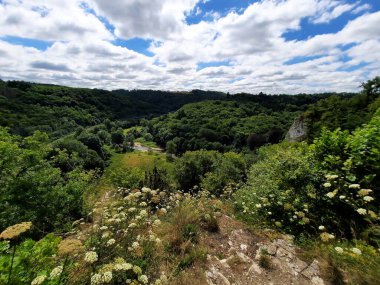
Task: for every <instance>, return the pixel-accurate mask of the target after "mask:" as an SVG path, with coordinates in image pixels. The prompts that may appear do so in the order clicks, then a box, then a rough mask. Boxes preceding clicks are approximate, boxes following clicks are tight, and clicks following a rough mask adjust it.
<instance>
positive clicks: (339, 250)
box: [334, 246, 343, 254]
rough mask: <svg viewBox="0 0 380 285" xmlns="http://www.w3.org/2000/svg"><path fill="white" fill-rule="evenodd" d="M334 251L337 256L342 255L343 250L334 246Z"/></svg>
mask: <svg viewBox="0 0 380 285" xmlns="http://www.w3.org/2000/svg"><path fill="white" fill-rule="evenodd" d="M334 249H335V251H336V252H337V253H339V254H341V253H343V248H341V247H339V246H336V247H335V248H334Z"/></svg>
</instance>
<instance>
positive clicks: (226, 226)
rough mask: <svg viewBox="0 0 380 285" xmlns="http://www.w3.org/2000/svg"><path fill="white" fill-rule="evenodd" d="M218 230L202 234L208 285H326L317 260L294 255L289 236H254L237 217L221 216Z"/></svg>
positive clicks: (295, 251)
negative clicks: (213, 232)
mask: <svg viewBox="0 0 380 285" xmlns="http://www.w3.org/2000/svg"><path fill="white" fill-rule="evenodd" d="M218 219H219V226H220V231H219V233H216V234H212V235H209V236H207V237H204V240H203V243H204V244H205V245H206V246H207V248H208V256H207V270H206V272H205V274H206V280H207V284H208V285H248V284H273V285H276V284H284V285H285V284H297V285H298V284H299V285H303V284H305V285H306V284H316V285H323V284H326V285H327V284H329V283H328V282H326V281H324V280H323V279H322V277H321V272H320V266H319V264H318V261H317V260H313V261H312V262H310V263H307V262H305V261H303V260H301V259H300V258H299V257H297V248H296V247H295V246H294V245H293V243H292V240H293V239H292V237H291V236H280V235H276V236H275V237H272V238H269V235H268V236H267V235H260V236H259V235H254V234H252V233H251V232H250V231H249V230H247V229H245V227H244V225H243V224H241V223H239V222H237V221H236V220H234V219H232V218H230V217H228V216H226V215H221V216H220V217H219V218H218Z"/></svg>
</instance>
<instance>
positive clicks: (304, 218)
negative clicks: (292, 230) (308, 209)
mask: <svg viewBox="0 0 380 285" xmlns="http://www.w3.org/2000/svg"><path fill="white" fill-rule="evenodd" d="M302 222H303V223H304V224H306V225H307V224H309V223H310V219H309V218H306V217H303V218H302Z"/></svg>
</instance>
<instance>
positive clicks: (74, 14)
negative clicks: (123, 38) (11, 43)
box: [0, 0, 113, 41]
mask: <svg viewBox="0 0 380 285" xmlns="http://www.w3.org/2000/svg"><path fill="white" fill-rule="evenodd" d="M0 15H2V16H1V17H0V36H4V35H12V36H18V37H24V38H33V39H40V40H46V41H70V40H81V39H83V38H85V37H91V38H97V39H112V37H113V36H112V35H111V33H110V32H109V31H108V30H107V29H106V28H105V27H104V25H103V24H102V22H101V21H100V20H99V19H98V18H97V17H95V16H94V15H93V14H90V13H87V12H86V11H85V10H84V9H83V8H81V7H80V2H79V1H76V0H69V1H61V0H33V1H25V0H24V1H19V0H4V1H3V5H1V4H0Z"/></svg>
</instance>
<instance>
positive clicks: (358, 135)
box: [235, 111, 380, 241]
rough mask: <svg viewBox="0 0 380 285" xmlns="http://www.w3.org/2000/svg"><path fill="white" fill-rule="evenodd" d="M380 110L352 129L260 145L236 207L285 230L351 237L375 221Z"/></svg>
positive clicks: (328, 237)
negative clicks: (312, 138) (294, 141)
mask: <svg viewBox="0 0 380 285" xmlns="http://www.w3.org/2000/svg"><path fill="white" fill-rule="evenodd" d="M379 167H380V111H378V112H377V113H376V115H375V116H374V117H373V119H372V120H371V122H370V123H369V124H368V125H364V126H363V127H362V128H361V129H358V130H356V131H355V132H353V134H349V133H348V132H346V131H340V130H336V131H327V130H324V131H323V132H322V134H321V136H320V137H319V138H318V139H316V140H315V142H314V145H311V146H307V145H306V144H304V143H303V144H293V145H292V144H288V143H283V144H280V145H275V146H268V147H264V148H261V149H260V150H259V152H258V161H257V162H256V163H255V164H253V165H252V167H251V169H250V172H249V174H248V180H247V183H246V185H245V186H244V187H243V188H242V189H240V190H239V191H238V192H237V193H236V194H235V199H236V207H237V209H238V210H239V211H240V212H241V214H242V216H243V217H244V218H245V219H247V220H250V221H252V222H253V221H256V220H261V221H263V222H264V223H269V224H271V225H274V226H276V227H279V228H282V229H284V230H285V231H288V232H291V233H294V234H299V233H301V232H305V233H309V234H317V233H319V234H320V237H321V239H322V240H324V241H328V240H331V239H333V238H335V237H336V236H342V237H348V238H352V237H356V236H359V235H360V233H362V232H364V231H365V230H366V229H368V228H369V227H371V226H373V225H376V224H378V221H379V218H378V211H379V205H380V204H379V201H380V199H379V198H380V197H379V190H380V189H379V177H378V176H377V175H376V174H377V173H379V170H380V168H379Z"/></svg>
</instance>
